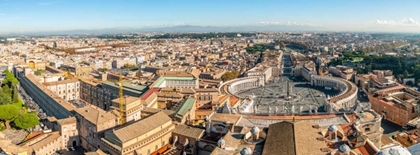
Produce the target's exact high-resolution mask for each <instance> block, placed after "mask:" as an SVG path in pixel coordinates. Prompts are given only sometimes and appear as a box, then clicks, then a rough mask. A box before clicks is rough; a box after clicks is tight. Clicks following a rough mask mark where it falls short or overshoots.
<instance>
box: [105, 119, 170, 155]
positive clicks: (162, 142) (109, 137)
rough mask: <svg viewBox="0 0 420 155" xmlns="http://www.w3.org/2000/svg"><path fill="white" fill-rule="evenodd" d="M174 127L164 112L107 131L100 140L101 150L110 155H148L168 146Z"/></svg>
mask: <svg viewBox="0 0 420 155" xmlns="http://www.w3.org/2000/svg"><path fill="white" fill-rule="evenodd" d="M174 128H175V126H174V124H173V123H172V119H171V118H170V117H169V116H168V115H166V114H165V113H164V112H159V113H156V114H154V115H152V116H149V117H147V118H145V119H143V120H140V121H138V122H135V123H132V124H129V125H127V126H123V127H120V128H116V129H113V130H108V131H106V132H105V134H104V135H105V137H104V138H101V142H102V145H101V149H102V150H104V152H107V153H109V154H112V155H132V154H137V155H140V154H141V155H150V154H151V153H153V152H156V151H159V149H160V148H164V147H167V145H169V139H170V137H171V133H172V131H173V130H174Z"/></svg>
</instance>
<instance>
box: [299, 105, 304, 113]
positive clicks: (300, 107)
mask: <svg viewBox="0 0 420 155" xmlns="http://www.w3.org/2000/svg"><path fill="white" fill-rule="evenodd" d="M302 111H303V106H299V113H300V114H302Z"/></svg>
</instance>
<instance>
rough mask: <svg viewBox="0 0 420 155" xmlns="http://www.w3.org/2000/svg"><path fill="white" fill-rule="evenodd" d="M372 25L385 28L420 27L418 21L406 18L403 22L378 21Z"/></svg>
mask: <svg viewBox="0 0 420 155" xmlns="http://www.w3.org/2000/svg"><path fill="white" fill-rule="evenodd" d="M372 23H373V24H376V25H384V26H420V23H419V22H418V21H415V20H414V19H413V18H404V19H403V20H401V21H398V22H395V21H393V20H376V21H373V22H372Z"/></svg>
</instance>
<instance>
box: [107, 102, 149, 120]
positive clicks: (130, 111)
mask: <svg viewBox="0 0 420 155" xmlns="http://www.w3.org/2000/svg"><path fill="white" fill-rule="evenodd" d="M122 101H123V103H124V108H123V109H124V117H125V121H126V122H131V121H137V120H140V119H141V110H142V109H143V105H142V104H141V100H140V99H139V98H138V97H133V96H124V97H123V100H122ZM112 106H113V108H114V109H117V110H120V109H119V107H120V98H117V99H114V100H112Z"/></svg>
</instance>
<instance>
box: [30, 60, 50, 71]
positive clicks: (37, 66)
mask: <svg viewBox="0 0 420 155" xmlns="http://www.w3.org/2000/svg"><path fill="white" fill-rule="evenodd" d="M25 62H26V64H27V65H28V66H29V67H30V68H31V69H33V70H45V66H46V64H47V63H46V62H44V61H42V60H37V59H25Z"/></svg>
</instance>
